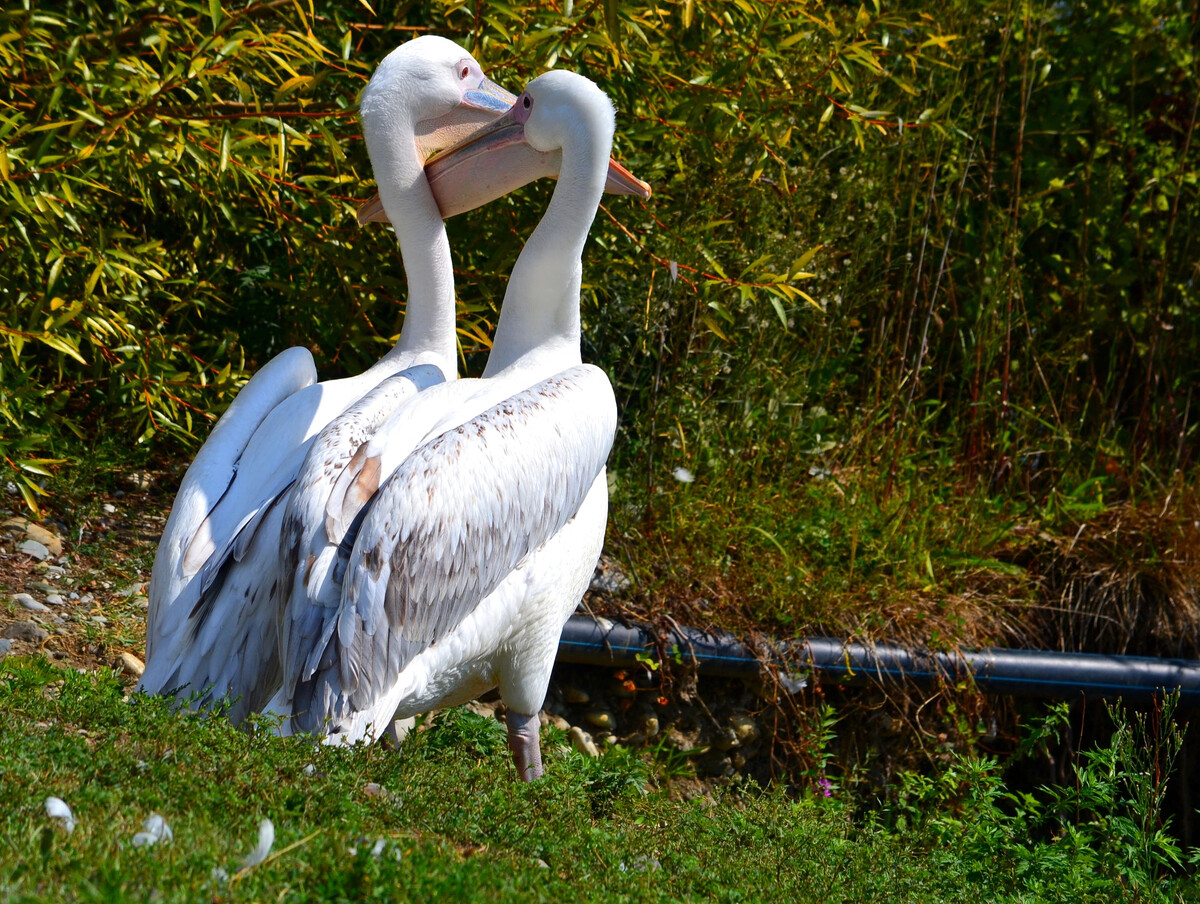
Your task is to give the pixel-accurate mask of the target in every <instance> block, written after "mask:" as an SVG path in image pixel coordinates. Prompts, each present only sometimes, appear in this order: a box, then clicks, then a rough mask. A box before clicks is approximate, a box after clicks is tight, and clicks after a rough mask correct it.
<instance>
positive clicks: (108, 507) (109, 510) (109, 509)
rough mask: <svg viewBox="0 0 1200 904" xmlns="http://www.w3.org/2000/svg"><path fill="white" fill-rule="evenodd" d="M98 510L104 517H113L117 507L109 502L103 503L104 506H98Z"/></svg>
mask: <svg viewBox="0 0 1200 904" xmlns="http://www.w3.org/2000/svg"><path fill="white" fill-rule="evenodd" d="M100 509H101V510H102V511H103V512H104V514H106V515H115V514H116V513H117V507H116V506H115V505H113V504H112V503H111V502H106V503H104V505H102V506H100Z"/></svg>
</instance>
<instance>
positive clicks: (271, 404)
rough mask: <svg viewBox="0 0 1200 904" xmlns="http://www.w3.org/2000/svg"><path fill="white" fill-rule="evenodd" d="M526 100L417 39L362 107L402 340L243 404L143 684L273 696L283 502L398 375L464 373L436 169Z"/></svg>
mask: <svg viewBox="0 0 1200 904" xmlns="http://www.w3.org/2000/svg"><path fill="white" fill-rule="evenodd" d="M512 101H513V96H512V95H511V94H509V93H508V92H506V91H504V90H502V89H500V88H499V87H497V86H496V85H494V84H493V83H491V82H490V81H489V80H488V79H487V78H485V77H484V75H483V72H482V70H481V69H480V67H479V64H478V63H477V62H476V61H475V60H474V59H473V58H472V57H471V55H470V54H468V53H467V52H466V51H464V50H463V49H462V48H461V47H459V46H458V45H456V44H454V43H453V42H451V41H448V40H446V39H445V38H439V37H433V36H424V37H420V38H417V39H415V40H413V41H410V42H408V43H407V44H404V45H402V46H401V47H399V48H398V49H396V50H395V51H393V52H392V53H391V54H389V55H388V57H387V58H386V59H384V61H383V62H382V63H380V65H379V68H378V69H377V70H376V72H375V74H374V76H373V77H372V79H371V81H370V84H368V86H367V88H366V89H365V91H364V92H363V97H362V104H361V111H362V120H363V131H364V135H365V137H366V140H367V148H368V152H369V153H370V156H371V163H372V167H373V168H374V170H375V176H376V181H377V183H378V185H379V193H380V197H381V198H382V204H383V205H384V207H385V208H386V209H390V210H391V211H392V213H393V216H392V217H391V220H392V222H393V224H394V225H395V230H396V235H397V238H398V239H399V243H400V251H401V256H402V257H403V260H404V266H405V272H406V274H407V279H408V305H407V309H406V312H405V318H404V329H403V332H402V333H401V336H400V339H399V341H398V342H397V343H396V346H395V347H394V348H393V349H392V350H391V351H389V352H388V354H387V355H385V356H384V357H383V358H382V359H381V360H380V361H378V362H377V363H376V364H374V365H373V366H372V367H370V368H369V369H368V370H366V371H365V372H363V373H362V374H360V375H358V376H355V377H348V378H345V379H341V380H331V381H328V382H324V383H317V382H316V370H315V368H314V365H313V361H312V356H311V354H310V353H309V352H308V350H307V349H304V348H292V349H288V350H287V351H285V352H283V353H282V354H280V355H278V356H277V357H276V358H274V359H272V360H271V361H270V362H268V364H267V365H266V366H265V367H263V369H262V370H261V371H259V372H258V373H257V374H256V375H255V376H254V377H253V378H252V379H251V380H250V381H249V382H248V383H247V384H246V386H245V388H244V389H243V390H242V391H241V392H240V393H239V394H238V397H237V398H236V399H235V400H234V402H233V404H232V405H230V407H229V410H228V411H227V412H226V413H225V415H224V416H223V417H222V418H221V420H220V421H219V422H218V423H217V425H216V426H215V427H214V428H213V431H212V434H211V435H210V436H209V438H208V441H207V442H206V443H205V444H204V446H203V447H202V448H201V450H200V452H199V453H198V454H197V455H196V459H195V461H194V462H193V463H192V466H191V467H190V468H189V469H188V472H187V474H186V475H185V477H184V479H183V482H182V484H181V486H180V489H179V493H178V495H177V496H176V499H175V504H174V506H173V508H172V511H171V516H170V518H169V520H168V522H167V526H166V529H165V531H164V533H163V537H162V539H161V541H160V543H159V549H158V554H157V557H156V558H155V562H154V570H153V572H152V575H151V580H150V591H149V597H150V612H149V618H148V624H147V636H146V671H145V674H144V675H143V676H142V680H141V682H140V684H139V688H140V689H142V690H145V691H148V692H150V693H162V692H167V691H179V692H180V694H181V696H183V695H186V694H188V693H193V694H200V695H202V696H200V698H199V699H194V700H193V702H194V703H195V704H197V705H199V704H202V703H204V702H207V701H209V700H214V699H219V698H221V697H224V696H227V695H228V696H230V697H240V699H238V700H235V701H234V702H233V704H232V709H231V710H230V716H231V718H234V719H235V721H236V720H237V719H240V718H241V717H244V716H245V714H246V713H248V712H250V711H253V710H255V709H259V708H261V705H262V704H263V703H264V702H265V701H266V699H268V698H269V696H270V694H271V693H272V692H273V690H274V685H275V684H276V683H277V674H275V673H277V672H278V657H277V644H276V627H275V622H276V614H277V613H276V611H275V609H274V608H273V607H271V606H270V605H269V604H268V602H267V601H268V598H269V595H270V592H271V589H272V587H271V585H272V584H273V583H274V582H275V580H277V578H278V574H277V567H278V558H279V532H280V525H281V522H282V516H283V505H282V504H281V503H282V501H283V500H284V499H285V498H286V493H287V491H288V489H289V488H290V487H291V485H292V484H293V482H294V481H295V479H296V476H297V472H298V471H299V469H300V465H301V463H302V461H303V460H304V457H305V453H306V452H307V450H308V448H309V446H310V445H311V444H312V442H313V439H314V437H315V436H316V435H317V434H318V432H319V431H320V430H321V429H322V428H324V427H325V426H326V425H327V424H328V423H329V422H330V420H332V419H333V418H334V417H335V416H337V415H339V414H341V413H342V412H344V411H345V410H346V409H347V407H348V406H350V405H352V404H353V403H354V402H356V401H357V400H359V399H360V398H361V397H362V396H363V395H364V393H367V392H369V391H370V390H372V389H373V388H375V387H377V386H378V385H379V384H380V383H381V381H384V380H385V379H387V380H388V381H389V387H390V391H391V392H392V394H393V395H394V396H396V397H406V396H411V395H413V394H415V393H416V392H417V391H418V390H420V389H423V388H425V387H427V386H429V385H432V384H433V383H437V382H442V381H443V380H445V379H453V378H454V377H455V357H456V338H455V331H454V316H455V310H454V274H453V270H452V269H451V260H450V247H449V243H448V241H447V239H446V232H445V229H444V227H443V224H442V216H441V213H440V212H439V210H438V207H437V203H436V202H435V200H434V197H433V195H432V193H431V192H430V188H429V185H428V182H427V181H426V179H425V176H424V172H423V166H424V164H425V161H426V160H427V159H428V157H429V155H430V154H431V153H432V152H434V151H436V150H437V149H439V148H442V147H445V146H447V145H449V144H453V143H454V142H455V141H457V140H458V139H459V138H461V137H462V136H464V135H466V134H469V133H471V132H472V131H474V130H475V129H476V128H478V127H479V126H480V125H481V124H483V123H486V122H488V121H490V120H492V119H495V118H496V117H497V116H498V115H499V114H500V113H502V112H504V111H506V110H508V109H509V108H510V106H511V104H512ZM492 197H494V196H492ZM486 200H491V197H486V198H484V200H483V201H479V202H478V203H484V201H486ZM273 678H274V680H273ZM181 689H182V690H181Z"/></svg>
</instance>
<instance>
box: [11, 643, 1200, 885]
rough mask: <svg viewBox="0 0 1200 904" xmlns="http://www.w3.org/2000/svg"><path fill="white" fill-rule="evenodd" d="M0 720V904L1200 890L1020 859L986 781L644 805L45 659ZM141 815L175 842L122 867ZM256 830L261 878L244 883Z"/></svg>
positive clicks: (496, 744)
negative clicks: (62, 820) (231, 717)
mask: <svg viewBox="0 0 1200 904" xmlns="http://www.w3.org/2000/svg"><path fill="white" fill-rule="evenodd" d="M0 710H3V711H4V712H5V714H6V716H5V719H4V720H3V722H2V723H0V799H2V800H3V801H4V802H5V806H4V808H3V810H2V812H0V845H2V847H3V854H2V855H0V898H2V899H4V900H6V901H41V900H71V901H130V900H155V901H164V902H165V901H195V900H198V899H201V898H205V899H211V900H219V901H242V900H246V901H249V900H287V899H292V900H309V901H347V900H375V899H378V900H434V899H441V900H489V901H493V900H523V901H525V900H588V901H591V900H595V901H606V902H609V901H675V900H718V901H754V900H764V899H767V898H769V899H772V900H788V901H801V902H805V901H812V902H833V901H881V902H908V901H912V902H918V901H919V902H922V904H927V902H940V901H968V900H970V901H982V900H989V901H1013V902H1016V901H1054V900H1072V901H1089V900H1092V901H1119V900H1130V901H1134V900H1136V901H1164V902H1165V901H1184V900H1188V899H1189V898H1188V897H1187V896H1188V895H1189V894H1194V893H1195V892H1196V890H1197V888H1196V886H1195V884H1194V883H1192V884H1186V883H1185V882H1183V881H1182V880H1178V879H1172V878H1169V877H1165V878H1164V875H1163V874H1162V871H1161V870H1159V871H1158V874H1157V875H1155V876H1152V877H1151V879H1152V881H1151V880H1148V879H1147V878H1146V877H1145V875H1143V878H1142V879H1141V880H1140V885H1139V886H1138V891H1137V892H1136V893H1134V892H1128V893H1127V891H1126V886H1127V885H1128V883H1129V875H1128V874H1126V873H1124V872H1122V870H1121V869H1119V868H1114V864H1113V863H1112V862H1107V861H1106V859H1105V858H1106V857H1107V852H1106V850H1105V848H1104V847H1103V846H1102V845H1099V844H1093V841H1095V839H1092V838H1091V836H1088V835H1087V834H1086V833H1084V834H1083V835H1079V834H1078V833H1076V834H1074V835H1072V836H1071V839H1070V841H1071V843H1070V844H1064V843H1060V840H1059V839H1056V838H1048V839H1044V840H1042V841H1030V840H1029V839H1028V838H1026V837H1024V836H1023V835H1022V832H1023V831H1024V829H1025V828H1027V827H1028V823H1029V820H1028V814H1027V813H1025V814H1024V815H1022V814H1021V813H1020V812H1019V813H1018V814H1016V816H1020V817H1021V818H1020V819H1018V818H1016V816H1014V815H1012V814H1006V812H1005V807H1004V806H1002V805H1001V804H1002V802H1003V800H1002V795H1003V789H1002V788H1001V787H1000V786H999V785H998V782H997V780H996V778H995V773H994V770H993V769H992V768H991V767H990V766H989V765H988V764H987V763H979V762H974V764H973V766H971V768H973V769H974V771H973V772H972V771H970V769H968V766H967V765H965V763H966V761H964V763H959V764H958V767H957V768H958V769H959V772H957V773H955V772H953V770H951V771H949V772H948V773H947V775H946V776H943V777H942V779H940V780H939V781H937V782H934V783H932V784H926V785H924V786H922V785H920V784H919V783H917V784H914V783H909V784H908V785H906V796H905V797H904V805H903V807H900V808H894V809H893V810H891V811H888V812H880V813H867V814H866V815H865V817H864V815H863V814H862V813H859V814H858V815H854V808H853V807H852V805H851V804H850V803H849V802H847V801H844V800H839V799H838V798H836V797H835V798H832V799H823V798H820V797H811V796H809V797H802V798H799V799H794V798H789V797H788V796H787V795H786V794H785V793H783V792H782V791H773V792H762V791H760V790H759V789H757V788H753V787H741V788H733V789H728V790H725V791H723V792H721V793H719V794H718V795H717V797H716V799H715V800H714V799H713V798H711V797H700V798H697V799H694V800H691V801H687V802H681V801H679V800H672V799H670V798H669V797H668V796H666V795H665V794H662V793H660V792H657V791H653V790H647V789H648V788H650V787H652V785H653V771H654V764H653V763H651V762H647V761H644V760H640V759H638V758H636V757H634V756H633V755H632V754H630V753H629V752H627V751H623V750H620V749H617V750H613V751H610V752H609V753H608V754H606V755H605V757H604V758H602V759H601V760H598V761H593V760H587V759H585V758H583V757H581V756H579V755H577V754H575V753H564V752H561V751H560V750H559V746H560V743H561V741H562V738H561V736H556V735H555V734H554V733H553V732H548V733H547V734H546V735H544V736H543V746H544V748H545V749H546V751H547V754H548V767H549V768H548V775H547V778H546V779H545V780H543V781H541V782H539V783H537V784H535V785H533V786H529V787H527V786H522V785H519V784H518V783H517V782H516V781H515V780H514V777H513V775H512V768H511V766H510V764H509V763H508V759H507V753H506V751H505V749H504V739H503V735H502V733H501V731H500V729H499V728H498V727H497V725H496V723H494V722H492V721H490V720H486V719H483V718H480V717H477V716H474V715H472V714H470V713H467V712H465V711H451V712H449V713H444V714H442V715H441V716H440V717H439V718H438V719H437V720H436V721H435V723H434V725H433V727H432V728H430V729H429V730H427V731H423V732H420V733H418V734H416V735H415V736H414V737H413V738H412V739H410V741H409V742H407V743H406V744H405V746H404V747H403V748H402V749H401V750H400V751H399V752H395V751H384V750H381V749H378V748H362V747H360V748H354V749H346V750H343V749H328V748H321V747H314V746H312V745H311V744H309V743H307V742H304V741H302V740H295V739H286V740H281V739H278V738H275V737H273V736H272V735H271V734H270V732H269V731H265V730H261V729H260V730H257V731H253V732H250V733H244V732H239V731H236V730H234V729H233V728H231V727H230V726H229V725H228V724H226V723H224V722H223V721H222V720H220V719H203V718H199V717H195V716H181V715H175V714H173V713H171V712H170V711H169V709H168V707H167V706H166V705H165V704H164V703H163V702H162V701H158V700H150V699H144V698H141V697H133V698H127V696H126V688H125V687H124V686H123V685H122V684H121V682H120V681H119V680H118V679H117V678H116V676H115V675H113V674H112V673H101V674H79V673H76V672H74V671H70V670H59V669H55V668H54V667H52V666H51V665H50V664H49V663H47V662H46V661H44V660H42V659H9V660H6V661H5V662H4V663H3V664H2V665H0ZM368 783H375V784H377V785H378V786H380V787H381V788H382V789H384V793H382V794H371V793H369V791H368ZM972 788H978V789H979V793H978V794H975V795H972V791H971V789H972ZM51 795H54V796H57V797H61V798H63V799H64V800H66V801H67V802H68V803H69V804H70V805H71V807H72V808H73V810H74V814H75V817H76V819H77V823H78V824H77V827H76V828H75V830H74V832H73V833H71V834H68V833H67V832H65V831H64V829H63V828H62V827H61V826H59V825H58V824H57V823H56V822H55V821H54V820H51V819H49V818H48V817H47V816H46V814H45V810H44V802H45V799H46V798H47V797H49V796H51ZM955 796H957V799H956V800H951V798H954V797H955ZM964 800H965V802H964ZM931 804H932V805H936V806H928V805H931ZM1009 809H1011V808H1009ZM151 812H156V813H160V814H162V815H163V816H164V817H165V818H166V820H167V822H168V824H169V825H170V826H171V828H172V830H173V833H174V839H173V841H171V842H170V843H160V844H159V845H156V846H153V847H148V848H134V847H133V845H132V843H131V842H132V838H133V836H134V834H135V833H136V832H137V831H139V829H140V828H141V824H142V822H143V820H144V819H145V818H146V817H147V816H149V814H150V813H151ZM264 818H269V819H271V820H272V822H273V823H274V826H275V830H276V842H275V847H274V851H273V856H272V857H271V858H270V859H268V860H267V861H266V862H264V863H262V864H261V865H259V866H256V867H253V868H250V869H247V870H245V871H242V872H239V871H238V869H239V866H240V864H241V861H242V859H243V858H244V857H245V855H246V854H247V853H249V851H250V850H251V849H252V848H253V847H254V845H255V842H256V839H257V831H258V829H257V827H258V825H259V822H260V820H262V819H264ZM956 820H957V822H956ZM964 824H966V825H974V826H976V827H977V830H975V831H963V830H961V827H962V826H963V825H964ZM956 826H957V827H959V830H956V828H955V827H956ZM380 840H382V844H381V845H380V844H378V842H379V841H380ZM377 848H378V853H375V851H376V849H377ZM216 869H220V870H224V871H225V872H226V873H227V874H228V875H229V877H230V878H219V877H217V878H214V870H216Z"/></svg>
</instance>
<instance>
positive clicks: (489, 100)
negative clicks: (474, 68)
mask: <svg viewBox="0 0 1200 904" xmlns="http://www.w3.org/2000/svg"><path fill="white" fill-rule="evenodd" d="M516 100H517V98H516V95H514V94H511V93H509V92H508V91H505V90H504V89H503V88H501V87H500V86H499V85H497V84H496V83H495V82H493V81H492V80H491V79H489V78H487V77H486V76H484V78H483V80H482V81H481V82H480V83H479V85H478V86H476V87H475V88H472V89H471V90H469V91H465V92H463V98H462V102H461V103H460V104H459V105H458V106H457V107H455V108H454V109H453V110H451V111H450V112H449V113H447V114H446V115H445V116H439V117H438V118H437V119H426V120H422V121H421V122H418V123H417V127H416V131H415V136H414V137H415V138H416V142H417V153H418V154H419V155H420V157H421V158H423V159H425V160H428V159H430V158H431V157H433V156H434V155H436V154H438V153H439V152H441V151H443V150H445V149H446V148H449V147H453V146H455V145H457V144H459V143H460V142H462V141H464V140H465V139H467V138H469V137H471V136H472V135H474V134H475V133H476V132H478V131H479V129H480V128H482V127H483V126H486V125H487V124H488V123H490V122H492V121H494V120H495V119H496V117H497V116H500V115H501V114H503V113H507V112H508V111H509V110H511V109H512V105H513V104H514V103H515V102H516ZM468 209H469V208H468ZM386 222H388V216H387V213H386V212H385V211H384V209H383V202H382V201H381V200H380V199H379V195H378V194H374V195H372V196H371V198H370V200H368V201H366V202H365V203H364V204H362V205H361V206H360V207H359V208H358V224H359V225H360V226H363V225H365V224H367V223H386Z"/></svg>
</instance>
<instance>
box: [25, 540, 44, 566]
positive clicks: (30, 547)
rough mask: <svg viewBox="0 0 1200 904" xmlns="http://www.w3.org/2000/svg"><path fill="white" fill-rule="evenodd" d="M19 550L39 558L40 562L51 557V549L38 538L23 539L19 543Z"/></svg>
mask: <svg viewBox="0 0 1200 904" xmlns="http://www.w3.org/2000/svg"><path fill="white" fill-rule="evenodd" d="M17 551H18V552H23V553H25V555H27V556H30V557H31V558H34V559H37V560H38V561H39V562H40V561H42V560H43V559H48V558H50V550H48V549H47V548H46V547H45V546H43V545H42V544H41V543H39V542H38V541H37V540H22V541H21V542H20V543H18V544H17Z"/></svg>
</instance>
